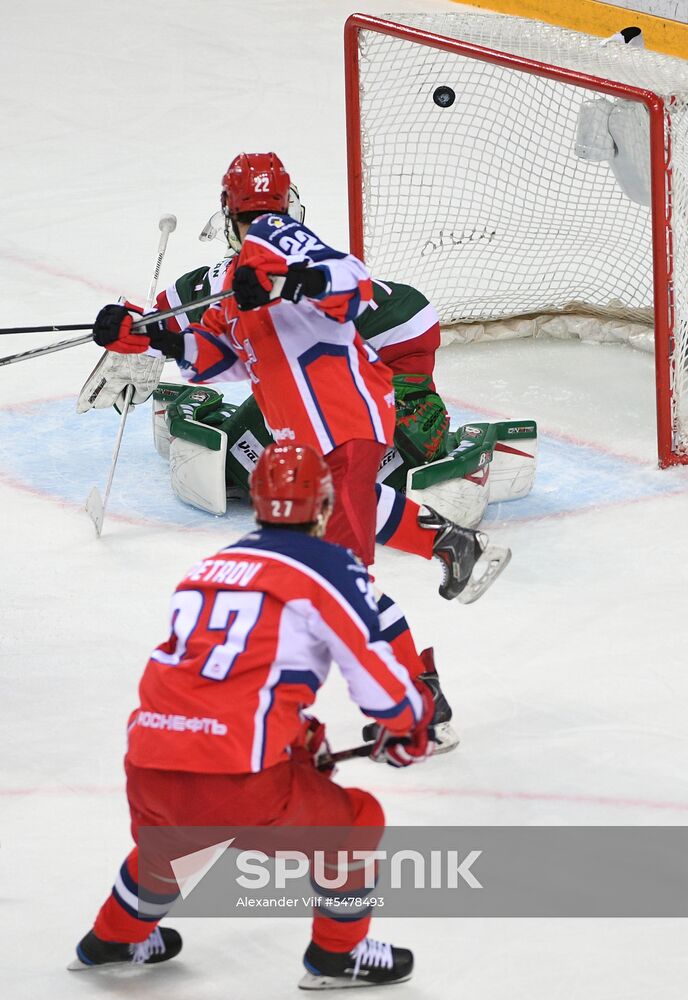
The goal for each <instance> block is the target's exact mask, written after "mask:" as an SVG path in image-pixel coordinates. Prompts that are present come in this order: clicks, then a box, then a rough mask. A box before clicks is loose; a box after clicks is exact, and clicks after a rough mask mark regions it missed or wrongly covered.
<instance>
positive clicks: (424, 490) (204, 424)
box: [153, 382, 537, 528]
mask: <svg viewBox="0 0 688 1000" xmlns="http://www.w3.org/2000/svg"><path fill="white" fill-rule="evenodd" d="M153 399H154V406H153V436H154V441H155V447H156V450H157V452H158V454H160V455H161V456H162V457H163V458H164V459H166V460H169V463H170V476H171V480H172V488H173V490H174V492H175V494H176V495H177V496H178V497H179V498H180V500H183V501H184V502H185V503H188V504H191V505H192V506H194V507H198V508H200V509H201V510H205V511H208V513H210V514H217V515H222V514H224V513H225V512H226V510H227V497H228V495H229V496H230V497H231V496H235V497H236V496H242V495H246V494H247V493H248V482H249V477H250V474H251V472H252V471H253V468H254V467H255V464H256V462H257V461H258V458H259V456H260V454H261V452H262V451H263V449H264V448H265V447H266V446H267V445H268V444H270V443H271V441H272V437H271V436H270V433H269V431H268V430H267V428H266V426H265V423H264V421H263V418H262V415H261V413H260V410H259V409H258V406H257V404H256V403H255V400H254V399H253V397H252V396H251V397H249V398H248V399H247V400H246V401H245V402H244V403H242V404H241V406H235V405H234V404H232V403H227V402H225V401H224V399H223V397H222V395H221V394H220V393H218V392H216V391H215V390H214V389H210V388H208V387H186V386H181V385H176V384H173V383H165V382H161V383H160V385H159V386H158V388H157V389H156V390H155V393H154V396H153ZM402 446H403V445H402ZM536 460H537V426H536V424H535V422H534V421H532V420H508V421H499V422H497V423H471V424H466V425H464V426H463V427H460V428H458V430H456V431H449V432H448V434H447V440H446V455H445V456H444V457H443V458H440V459H438V460H435V461H431V462H428V463H426V464H422V465H420V464H419V465H414V464H413V461H412V460H409V458H408V457H406V458H405V457H404V455H403V454H402V452H401V449H400V447H399V446H398V444H397V443H395V446H394V447H393V448H391V449H390V450H389V451H388V452H387V453H386V455H385V456H384V458H383V460H382V463H381V466H380V471H379V473H378V482H380V483H384V484H385V485H388V486H391V487H392V488H394V489H397V490H402V491H403V490H404V489H405V491H406V493H407V496H408V497H409V498H410V499H412V500H415V501H416V503H420V504H426V505H428V506H431V507H432V508H434V510H436V511H438V512H439V513H440V514H442V515H444V516H445V517H447V518H449V519H450V520H452V521H456V522H458V523H459V524H462V525H464V526H465V527H470V528H473V527H475V526H476V525H478V524H479V523H480V521H481V519H482V517H483V515H484V513H485V508H486V507H487V504H488V503H501V502H502V501H506V500H517V499H520V498H521V497H524V496H526V495H527V494H528V493H529V492H530V490H531V489H532V486H533V482H534V479H535V467H536Z"/></svg>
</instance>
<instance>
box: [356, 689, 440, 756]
mask: <svg viewBox="0 0 688 1000" xmlns="http://www.w3.org/2000/svg"><path fill="white" fill-rule="evenodd" d="M416 689H417V691H418V692H419V694H420V696H421V698H422V699H423V715H422V716H421V718H420V720H419V721H418V723H417V724H416V726H415V727H414V728H413V729H412V730H411V732H410V733H408V735H406V736H402V737H400V736H399V734H398V733H390V732H389V730H388V729H384V728H383V727H381V728H380V731H379V733H378V736H377V739H376V740H375V745H374V746H373V750H372V753H371V754H370V758H371V760H374V761H376V762H378V763H383V764H389V765H390V767H409V765H410V764H421V763H422V762H423V761H424V760H427V759H428V757H430V756H431V755H432V753H433V751H434V749H435V742H434V734H432V733H431V729H430V725H431V723H432V720H433V717H434V715H435V699H434V698H433V696H432V691H431V690H430V688H429V687H428V685H427V684H424V683H423V682H422V681H420V682H417V683H416Z"/></svg>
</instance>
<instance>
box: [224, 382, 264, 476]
mask: <svg viewBox="0 0 688 1000" xmlns="http://www.w3.org/2000/svg"><path fill="white" fill-rule="evenodd" d="M218 426H220V428H221V429H222V430H223V431H224V432H225V434H226V435H227V465H226V468H227V484H228V485H230V486H238V487H240V488H241V489H243V490H246V492H248V484H249V478H250V475H251V473H252V472H253V470H254V468H255V466H256V462H257V461H258V459H259V458H260V455H261V452H262V451H263V449H264V448H267V446H268V445H269V444H272V441H273V439H272V436H271V434H270V432H269V431H268V429H267V427H266V426H265V421H264V420H263V414H262V413H261V412H260V408H259V406H258V404H257V403H256V401H255V398H254V397H253V396H249V397H248V399H246V400H245V401H244V402H243V403H242V404H241V406H238V407H237V408H236V410H235V412H234V413H233V414H232V415H231V416H229V417H227V418H226V419H225V420H223V422H222V423H221V424H220V425H218Z"/></svg>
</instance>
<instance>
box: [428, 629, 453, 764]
mask: <svg viewBox="0 0 688 1000" xmlns="http://www.w3.org/2000/svg"><path fill="white" fill-rule="evenodd" d="M420 658H421V660H422V661H423V666H424V667H425V670H424V671H423V673H422V674H419V675H418V680H420V681H425V683H426V684H427V685H428V687H429V688H430V690H431V691H432V697H433V699H434V702H435V714H434V715H433V717H432V723H431V725H432V730H433V732H434V734H435V735H434V741H435V753H448V751H449V750H454V749H455V748H456V747H457V746H458V745H459V737H458V734H457V732H456V730H455V729H454V727H453V726H452V724H451V717H452V715H453V712H452V708H451V705H450V704H449V702H448V701H447V699H446V697H445V695H444V692H443V691H442V688H441V687H440V679H439V676H438V674H437V667H436V666H435V654H434V652H433V649H432V646H431V647H430V648H429V649H424V650H423V651H422V653H421V654H420Z"/></svg>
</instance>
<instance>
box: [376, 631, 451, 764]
mask: <svg viewBox="0 0 688 1000" xmlns="http://www.w3.org/2000/svg"><path fill="white" fill-rule="evenodd" d="M419 656H420V658H421V660H422V662H423V666H424V667H425V670H424V671H423V673H422V674H418V680H421V681H424V682H425V683H426V684H427V685H428V687H429V688H430V691H431V692H432V697H433V699H434V702H435V714H434V715H433V717H432V722H431V723H430V727H431V730H432V732H433V734H434V735H433V737H432V738H433V741H434V743H435V753H436V754H437V753H448V752H449V750H454V749H455V747H457V746H458V745H459V737H458V734H457V732H456V730H455V729H454V727H453V726H452V725H451V717H452V709H451V705H450V704H449V702H448V701H447V699H446V697H445V695H444V692H443V691H442V688H441V687H440V679H439V676H438V674H437V667H436V666H435V654H434V652H433V649H432V647H430V648H428V649H424V650H423V651H422V653H420V654H419ZM379 729H380V725H379V723H377V722H369V723H368V725H367V726H364V727H363V733H362V735H363V739H364V740H365V741H366V743H368V742H372V741H373V740H376V739H377V735H378V732H379Z"/></svg>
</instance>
